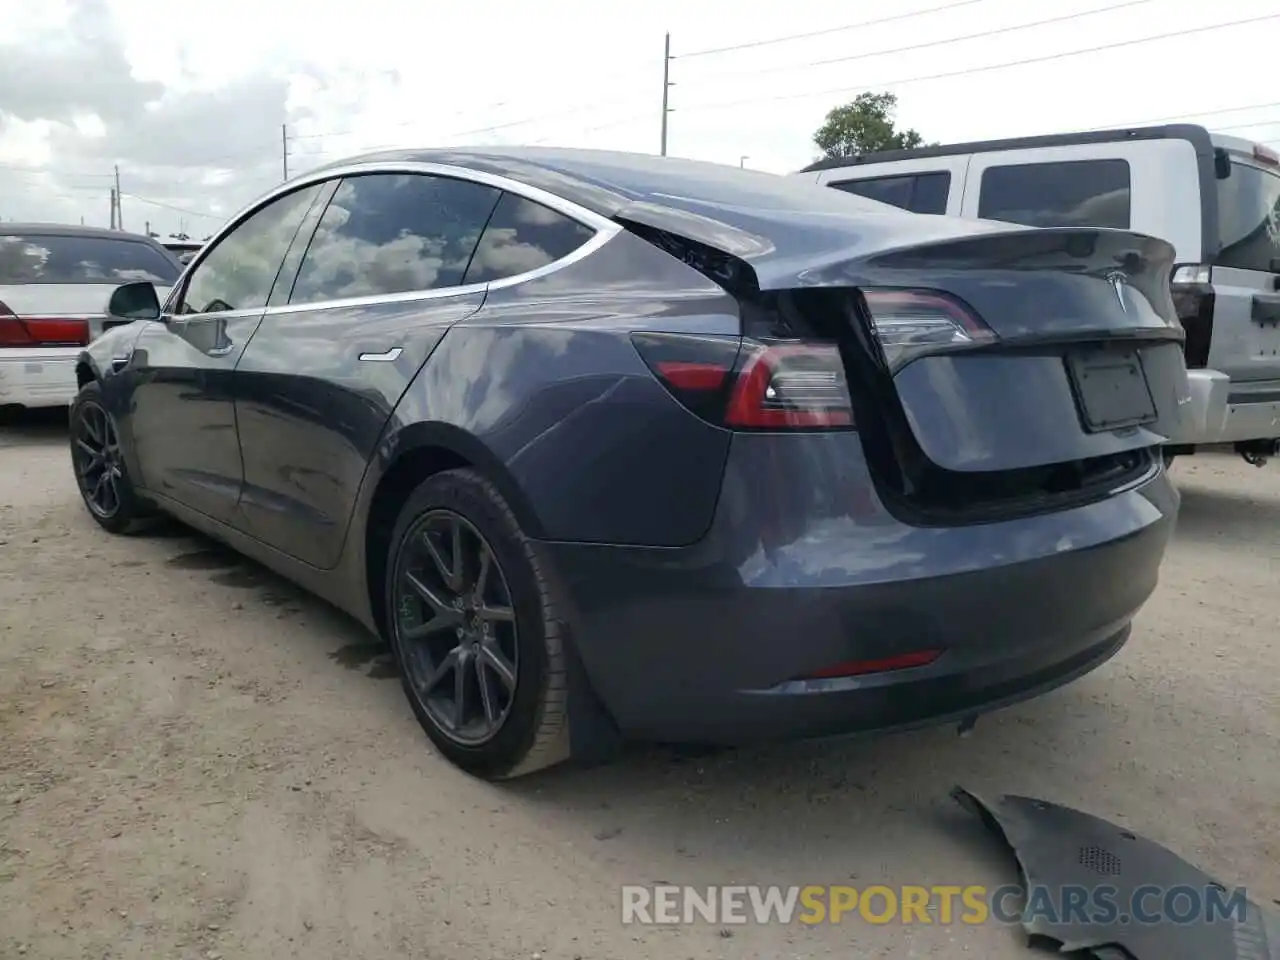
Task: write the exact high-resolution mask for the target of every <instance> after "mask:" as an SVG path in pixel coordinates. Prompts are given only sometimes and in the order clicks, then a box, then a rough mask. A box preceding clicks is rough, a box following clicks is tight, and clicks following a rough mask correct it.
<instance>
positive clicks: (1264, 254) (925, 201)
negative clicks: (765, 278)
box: [794, 124, 1280, 465]
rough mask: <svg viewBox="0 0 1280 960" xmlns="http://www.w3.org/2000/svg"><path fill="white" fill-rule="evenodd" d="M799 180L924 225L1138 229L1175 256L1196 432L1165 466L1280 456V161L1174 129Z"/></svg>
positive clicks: (1042, 140) (889, 161)
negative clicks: (1224, 448) (1229, 450)
mask: <svg viewBox="0 0 1280 960" xmlns="http://www.w3.org/2000/svg"><path fill="white" fill-rule="evenodd" d="M794 176H801V177H807V178H810V179H813V180H815V181H816V182H818V183H824V184H827V185H828V186H831V187H835V188H837V189H840V190H846V191H848V192H850V193H856V194H859V195H861V196H864V197H869V198H871V199H873V200H879V201H882V202H884V203H890V204H893V205H894V206H898V207H902V208H904V209H907V210H911V211H913V212H915V213H923V214H947V215H950V216H961V217H975V218H983V219H989V220H1004V221H1011V222H1013V223H1020V224H1027V225H1030V226H1045V227H1047V226H1097V227H1118V228H1123V229H1127V230H1137V231H1139V232H1141V233H1146V234H1149V235H1151V236H1156V237H1161V238H1163V239H1165V240H1168V241H1169V242H1170V243H1172V244H1173V245H1174V247H1175V248H1176V250H1177V254H1178V262H1179V265H1178V267H1177V268H1176V269H1175V271H1174V274H1173V296H1174V302H1175V303H1176V304H1177V307H1178V315H1179V316H1180V317H1181V319H1182V325H1183V328H1184V329H1185V331H1186V336H1187V339H1186V346H1185V356H1186V363H1187V368H1188V375H1189V378H1190V381H1191V387H1192V401H1191V402H1192V408H1193V411H1192V415H1191V416H1190V417H1189V418H1188V421H1187V422H1188V423H1189V425H1190V426H1189V428H1188V429H1187V430H1186V431H1185V432H1184V433H1183V434H1182V435H1180V436H1176V437H1170V438H1169V441H1170V442H1169V446H1168V447H1167V448H1166V452H1167V455H1169V456H1172V455H1174V454H1177V453H1191V452H1194V451H1195V448H1196V446H1197V445H1203V444H1219V443H1230V444H1233V445H1234V446H1235V449H1236V450H1237V451H1238V452H1239V453H1241V454H1242V455H1243V456H1244V458H1245V459H1246V460H1248V461H1249V462H1250V463H1254V464H1258V465H1261V464H1262V463H1264V462H1266V459H1267V457H1269V456H1271V455H1272V454H1274V453H1276V452H1277V450H1278V449H1280V439H1278V438H1280V157H1278V156H1277V154H1276V153H1275V152H1274V151H1272V150H1269V149H1268V148H1267V147H1265V146H1262V145H1260V144H1256V143H1252V142H1250V141H1248V140H1242V139H1240V138H1238V137H1227V136H1222V135H1220V134H1211V133H1210V132H1209V131H1207V130H1205V129H1204V128H1203V127H1198V126H1190V125H1184V124H1179V125H1171V126H1159V127H1143V128H1135V129H1127V130H1108V131H1101V132H1091V133H1077V134H1058V135H1053V136H1043V137H1026V138H1022V139H1017V140H990V141H984V142H979V143H961V144H954V145H951V146H941V147H928V148H922V149H918V150H898V151H893V152H888V153H876V154H869V155H866V156H861V157H853V158H848V159H841V160H824V161H819V162H818V163H815V164H812V165H811V166H809V167H807V168H805V169H804V170H802V171H801V172H799V173H798V174H794Z"/></svg>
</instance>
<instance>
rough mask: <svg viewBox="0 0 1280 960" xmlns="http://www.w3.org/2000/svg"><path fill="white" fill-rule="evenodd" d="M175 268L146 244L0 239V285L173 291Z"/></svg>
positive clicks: (51, 237) (50, 237) (60, 237)
mask: <svg viewBox="0 0 1280 960" xmlns="http://www.w3.org/2000/svg"><path fill="white" fill-rule="evenodd" d="M180 272H181V270H180V268H179V266H178V264H177V263H176V262H175V261H174V260H172V259H170V258H169V257H167V256H165V255H164V254H163V253H161V252H160V251H159V250H157V249H156V248H155V247H153V246H151V244H149V243H143V242H141V241H139V240H130V239H126V238H123V237H122V238H119V239H117V238H115V237H98V236H88V235H79V236H77V235H71V234H41V233H24V234H0V283H115V284H118V283H129V282H131V281H134V280H149V281H151V282H152V283H155V284H159V285H161V286H172V285H173V283H174V282H175V281H177V279H178V274H179V273H180Z"/></svg>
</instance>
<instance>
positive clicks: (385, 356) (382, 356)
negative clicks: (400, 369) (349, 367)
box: [360, 347, 404, 363]
mask: <svg viewBox="0 0 1280 960" xmlns="http://www.w3.org/2000/svg"><path fill="white" fill-rule="evenodd" d="M402 353H404V351H403V350H401V349H400V348H399V347H392V348H391V349H390V350H387V351H386V352H385V353H362V354H360V359H361V360H365V361H371V362H381V363H389V362H390V361H392V360H399V359H400V354H402Z"/></svg>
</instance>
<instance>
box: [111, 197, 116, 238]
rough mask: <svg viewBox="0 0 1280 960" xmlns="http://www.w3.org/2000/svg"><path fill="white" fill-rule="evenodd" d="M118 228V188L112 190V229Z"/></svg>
mask: <svg viewBox="0 0 1280 960" xmlns="http://www.w3.org/2000/svg"><path fill="white" fill-rule="evenodd" d="M115 228H116V188H115V187H112V188H111V229H112V230H114V229H115Z"/></svg>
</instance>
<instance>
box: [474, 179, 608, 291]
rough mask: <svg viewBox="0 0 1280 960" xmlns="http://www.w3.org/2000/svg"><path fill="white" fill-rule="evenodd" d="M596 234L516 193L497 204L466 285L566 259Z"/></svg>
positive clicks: (506, 194)
mask: <svg viewBox="0 0 1280 960" xmlns="http://www.w3.org/2000/svg"><path fill="white" fill-rule="evenodd" d="M593 236H595V231H594V230H592V229H591V228H590V227H586V226H583V225H582V224H581V223H579V222H578V221H577V220H574V219H572V218H571V217H566V216H565V215H564V214H562V213H558V212H557V211H555V210H552V209H551V208H550V207H544V206H543V205H542V204H540V203H534V202H533V201H532V200H527V199H525V198H524V197H521V196H518V195H516V194H514V193H504V194H503V195H502V199H501V200H499V201H498V206H497V208H496V209H495V210H494V211H493V217H492V218H490V220H489V225H488V226H487V227H486V228H485V231H484V236H483V237H481V238H480V244H479V246H477V247H476V253H475V256H474V257H472V259H471V266H470V268H468V270H467V276H466V281H465V282H466V283H491V282H493V281H494V280H502V279H504V278H506V277H514V276H517V275H519V274H522V273H528V272H529V271H530V270H537V269H538V268H539V267H545V266H546V265H547V264H549V263H554V262H555V261H557V260H559V259H561V258H562V257H567V256H568V255H569V254H571V253H573V251H575V250H577V249H578V248H579V247H581V246H582V245H583V244H584V243H586V242H587V241H588V240H590V239H591V238H592V237H593Z"/></svg>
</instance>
